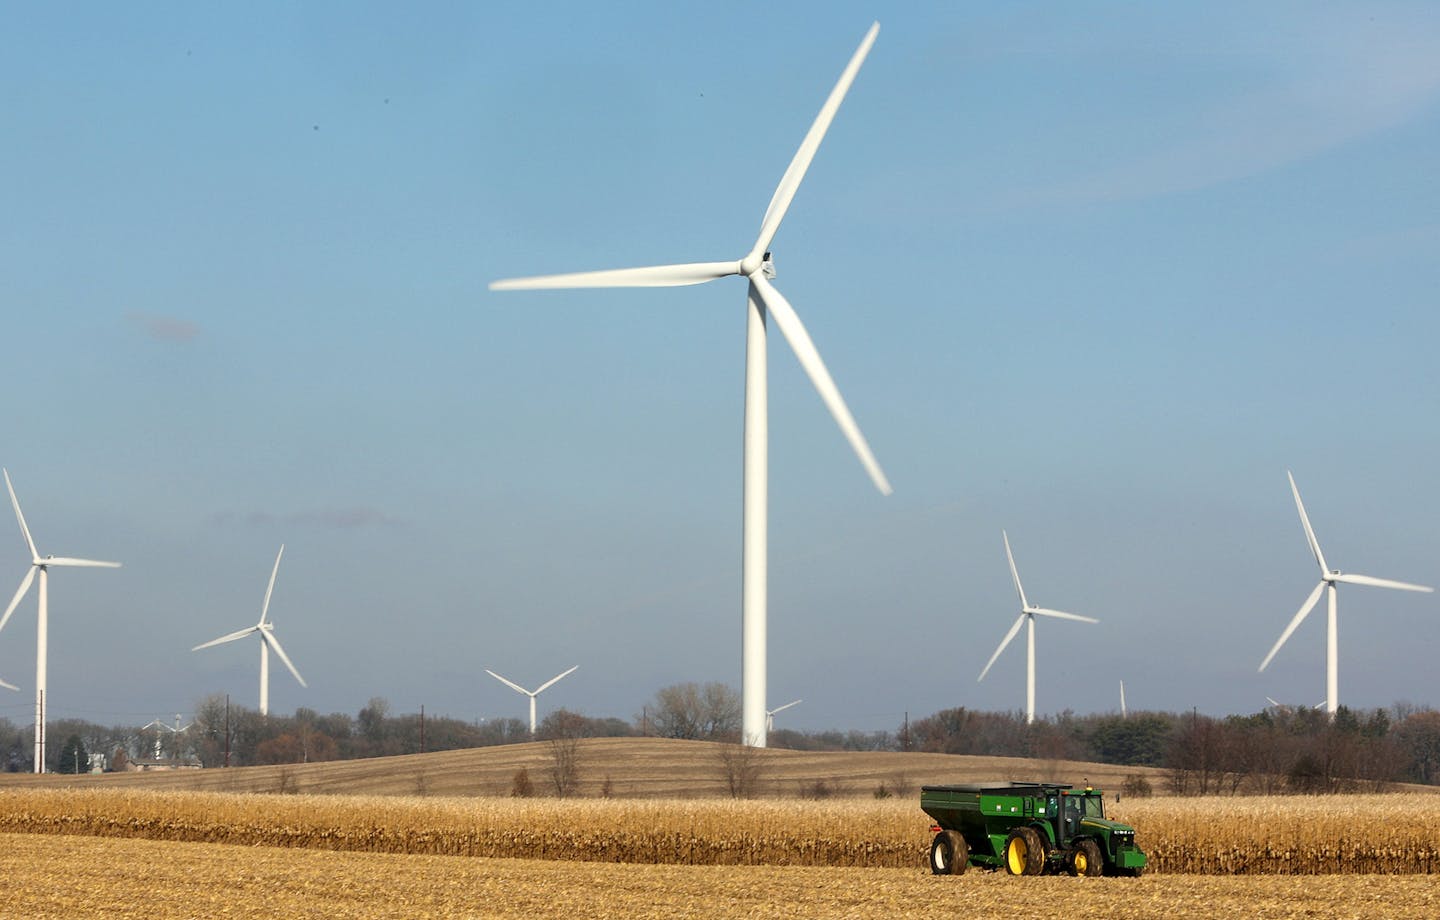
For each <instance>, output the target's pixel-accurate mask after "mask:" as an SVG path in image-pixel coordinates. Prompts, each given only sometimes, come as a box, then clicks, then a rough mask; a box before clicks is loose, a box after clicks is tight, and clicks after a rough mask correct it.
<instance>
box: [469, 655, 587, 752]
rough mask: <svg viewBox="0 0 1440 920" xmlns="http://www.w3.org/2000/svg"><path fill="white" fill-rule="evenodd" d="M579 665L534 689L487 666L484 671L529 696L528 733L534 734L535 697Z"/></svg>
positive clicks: (571, 672)
mask: <svg viewBox="0 0 1440 920" xmlns="http://www.w3.org/2000/svg"><path fill="white" fill-rule="evenodd" d="M579 667H580V666H579V665H578V664H577V665H576V666H575V667H573V668H571V669H570V670H568V671H566V672H564V673H563V674H556V675H555V676H554V677H552V678H550V679H549V680H547V681H545V683H543V684H541V685H540V686H538V687H536V688H535V689H534V690H526V689H525V688H524V687H522V686H520V685H519V684H517V683H515V682H514V681H513V680H509V679H507V678H504V677H501V676H500V675H499V674H496V673H495V672H494V671H492V670H490V669H489V668H486V669H485V673H486V674H489V675H490V676H491V677H493V678H495V679H496V680H498V681H500V683H502V684H504V685H505V686H507V687H509V688H510V689H511V690H514V691H515V692H516V693H523V694H525V695H526V696H528V697H530V734H532V735H533V734H535V697H537V696H539V695H540V694H541V693H544V692H545V690H546V689H547V688H548V687H550V686H551V685H552V684H555V683H558V682H559V680H560V678H562V677H567V676H569V675H571V674H573V673H575V671H576V670H577V669H579Z"/></svg>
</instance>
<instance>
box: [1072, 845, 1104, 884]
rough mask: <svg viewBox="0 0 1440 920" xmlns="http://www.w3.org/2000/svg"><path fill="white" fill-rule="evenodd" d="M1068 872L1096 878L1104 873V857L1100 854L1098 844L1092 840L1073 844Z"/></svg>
mask: <svg viewBox="0 0 1440 920" xmlns="http://www.w3.org/2000/svg"><path fill="white" fill-rule="evenodd" d="M1070 874H1071V875H1080V876H1084V877H1086V878H1098V877H1099V876H1101V875H1104V874H1105V859H1104V857H1102V856H1101V855H1100V845H1099V844H1098V843H1096V842H1095V841H1093V840H1082V841H1080V842H1079V843H1077V844H1075V850H1074V851H1073V852H1072V853H1071V854H1070Z"/></svg>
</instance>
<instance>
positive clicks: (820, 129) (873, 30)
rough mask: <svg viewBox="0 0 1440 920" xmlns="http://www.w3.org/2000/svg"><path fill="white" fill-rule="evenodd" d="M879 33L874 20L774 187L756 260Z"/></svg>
mask: <svg viewBox="0 0 1440 920" xmlns="http://www.w3.org/2000/svg"><path fill="white" fill-rule="evenodd" d="M879 34H880V23H878V22H876V23H872V24H871V25H870V30H869V31H868V32H866V33H865V37H864V38H863V39H861V41H860V47H859V48H856V49H855V53H854V54H853V55H851V57H850V63H848V64H846V65H845V70H844V71H842V72H841V74H840V79H839V81H837V82H836V84H835V88H834V89H832V90H831V91H830V95H829V97H827V98H826V100H825V104H824V105H822V106H821V107H820V114H819V115H817V116H815V122H814V123H813V124H812V125H810V130H809V131H808V132H806V134H805V139H804V140H803V141H801V142H800V149H799V150H797V151H795V157H794V158H793V159H792V160H791V161H790V166H789V167H788V168H787V169H786V170H785V175H783V176H781V177H780V184H779V185H778V186H776V188H775V194H774V195H771V196H770V205H769V206H768V207H767V208H766V209H765V217H764V218H763V219H762V220H761V221H760V235H759V237H757V238H756V240H755V246H754V247H753V248H752V249H751V250H750V255H749V256H748V257H747V258H750V259H754V258H755V257H757V256H760V255H762V254H763V253H764V252H765V251H766V250H767V249H769V248H770V241H771V240H773V239H774V238H775V231H777V230H779V229H780V222H781V221H782V220H784V219H785V212H786V211H788V210H789V209H790V202H791V201H793V200H794V198H795V192H796V191H797V190H798V189H799V188H800V182H801V180H802V179H804V178H805V171H806V170H808V169H809V168H810V161H811V160H813V159H814V158H815V151H817V150H819V149H820V142H821V141H822V140H824V139H825V132H826V131H828V130H829V129H830V122H831V121H833V120H834V119H835V113H836V112H837V111H839V109H840V103H841V102H842V101H844V99H845V94H846V93H847V92H849V90H850V84H851V83H853V82H854V81H855V75H856V74H857V73H859V72H860V65H861V64H863V63H865V56H866V55H867V54H869V53H870V46H871V45H873V44H875V36H877V35H879Z"/></svg>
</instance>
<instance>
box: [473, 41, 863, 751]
mask: <svg viewBox="0 0 1440 920" xmlns="http://www.w3.org/2000/svg"><path fill="white" fill-rule="evenodd" d="M879 31H880V24H879V23H878V22H877V23H874V24H872V25H871V26H870V30H869V31H868V32H866V33H865V38H864V39H863V40H862V41H861V42H860V47H859V48H858V49H856V51H855V54H854V55H853V56H852V57H851V58H850V63H849V64H847V65H846V67H845V70H844V71H843V72H842V73H841V74H840V79H839V81H838V82H837V83H836V84H835V88H834V89H833V90H831V91H830V95H829V97H828V98H827V99H826V100H825V104H824V105H823V106H821V108H820V114H819V115H818V116H817V117H816V118H815V121H814V123H813V124H812V125H811V126H810V130H809V132H808V133H807V134H806V135H805V139H804V140H803V141H802V142H801V144H800V149H799V150H798V151H797V152H796V153H795V157H794V159H792V160H791V161H790V166H789V168H787V169H786V170H785V175H784V176H782V177H781V179H780V185H779V186H778V187H777V188H776V189H775V194H774V195H773V196H772V197H771V199H770V205H769V207H768V208H766V210H765V216H764V218H763V219H762V220H761V222H760V235H759V236H758V237H757V238H756V240H755V244H754V245H753V246H751V247H750V251H749V252H747V253H746V254H745V255H744V256H743V257H742V258H741V259H739V260H738V261H731V262H693V263H688V264H683V265H658V266H649V267H645V268H622V269H616V270H611V271H594V272H578V273H574V274H564V275H546V276H542V277H533V278H512V279H506V280H502V281H496V282H493V283H492V284H491V285H490V289H491V290H496V291H500V290H535V289H542V288H609V287H674V286H680V285H687V284H700V283H702V282H705V281H713V280H715V279H716V278H724V277H726V276H728V275H739V276H741V277H743V278H745V279H746V280H747V281H748V282H749V295H748V309H747V313H746V316H747V321H746V322H747V325H746V339H745V434H744V499H743V509H744V510H743V523H742V526H741V531H742V546H741V588H740V608H741V652H740V657H741V665H740V671H741V679H740V687H741V713H742V716H741V733H742V737H743V740H744V741H745V743H746V744H750V745H753V746H756V747H764V746H765V733H766V729H765V724H766V723H765V676H766V663H765V662H766V628H767V627H766V564H767V562H766V559H767V550H766V540H767V514H768V505H769V500H768V489H769V483H768V470H767V466H768V454H769V445H768V424H769V423H768V409H767V393H766V389H767V385H766V369H767V368H766V355H765V330H766V319H767V317H770V318H773V319H774V320H775V325H776V326H778V327H779V328H780V332H781V334H783V335H784V336H785V340H786V341H787V342H789V344H790V348H791V350H793V351H794V352H795V356H796V358H797V359H799V361H800V366H801V367H802V368H804V370H805V373H806V374H807V375H809V377H810V382H811V383H812V384H813V385H814V386H815V389H816V390H818V391H819V393H820V398H821V399H822V400H823V401H824V402H825V405H826V407H827V408H828V409H829V410H830V414H831V415H832V416H834V418H835V421H836V423H837V424H838V425H839V426H840V430H841V431H842V432H843V433H844V435H845V437H846V439H847V440H848V441H849V442H850V447H851V448H852V449H853V450H854V451H855V453H856V454H857V455H858V456H859V458H860V462H861V464H862V465H863V466H864V467H865V469H866V471H867V472H868V473H869V474H870V478H871V479H872V480H873V481H874V483H875V486H876V488H878V489H879V490H880V492H881V493H882V494H885V495H889V494H890V491H891V489H890V483H889V481H888V480H887V479H886V478H885V474H884V472H882V471H881V469H880V465H879V463H877V462H876V460H875V457H874V455H873V454H872V453H871V452H870V446H869V445H868V444H867V443H866V442H865V437H864V435H862V434H861V433H860V428H859V426H858V425H856V423H855V419H854V418H853V417H852V416H851V414H850V410H849V409H848V408H847V407H846V405H845V401H844V399H842V398H841V396H840V390H839V388H837V387H836V385H835V381H834V380H833V379H832V378H831V377H830V372H829V371H828V370H826V368H825V364H824V362H823V361H822V360H821V359H820V353H819V351H817V350H816V348H815V343H814V342H813V341H811V339H810V334H809V333H808V332H806V331H805V327H804V325H802V324H801V322H800V317H799V316H798V315H796V313H795V310H794V308H793V307H791V306H790V303H789V301H787V300H786V299H785V298H784V297H783V296H781V294H780V292H779V291H778V290H776V289H775V286H774V285H772V284H771V283H770V279H771V278H773V277H775V266H774V263H773V262H772V261H771V258H770V243H771V241H772V240H773V239H774V237H775V233H776V231H777V230H779V229H780V222H781V221H782V220H783V219H784V217H785V212H786V211H787V210H788V209H789V207H790V203H791V201H792V200H793V199H794V197H795V192H796V190H797V189H798V188H799V187H800V182H801V180H802V179H803V178H804V177H805V172H806V170H807V169H809V167H810V161H811V160H812V159H813V158H814V156H815V151H816V150H818V149H819V147H820V141H821V140H822V139H823V138H824V137H825V132H826V131H827V130H828V129H829V127H830V122H831V121H832V120H833V119H834V117H835V113H836V111H837V110H838V109H839V108H840V103H841V101H842V100H843V99H844V98H845V94H846V92H847V91H848V90H849V89H850V84H851V83H852V82H853V81H854V79H855V75H856V74H857V73H858V72H859V70H860V65H861V64H862V63H863V62H864V61H865V56H866V55H867V54H869V52H870V46H871V45H873V44H874V43H875V36H876V35H877V34H879Z"/></svg>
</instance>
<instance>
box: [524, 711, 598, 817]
mask: <svg viewBox="0 0 1440 920" xmlns="http://www.w3.org/2000/svg"><path fill="white" fill-rule="evenodd" d="M589 727H590V720H589V719H587V718H585V717H584V716H582V715H579V714H577V713H573V712H570V711H568V710H565V709H557V710H555V711H554V712H552V713H550V714H549V715H548V716H546V717H545V721H543V722H542V723H540V729H539V731H538V732H537V734H538V735H539V737H541V738H545V739H547V740H548V741H549V742H550V764H549V766H548V767H547V769H546V776H548V777H549V779H550V786H551V788H553V789H554V790H555V795H556V797H558V798H562V799H563V798H565V797H567V796H570V795H574V794H575V791H576V788H577V787H578V786H579V783H580V739H581V738H584V737H585V736H586V735H587V734H588V733H589Z"/></svg>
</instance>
